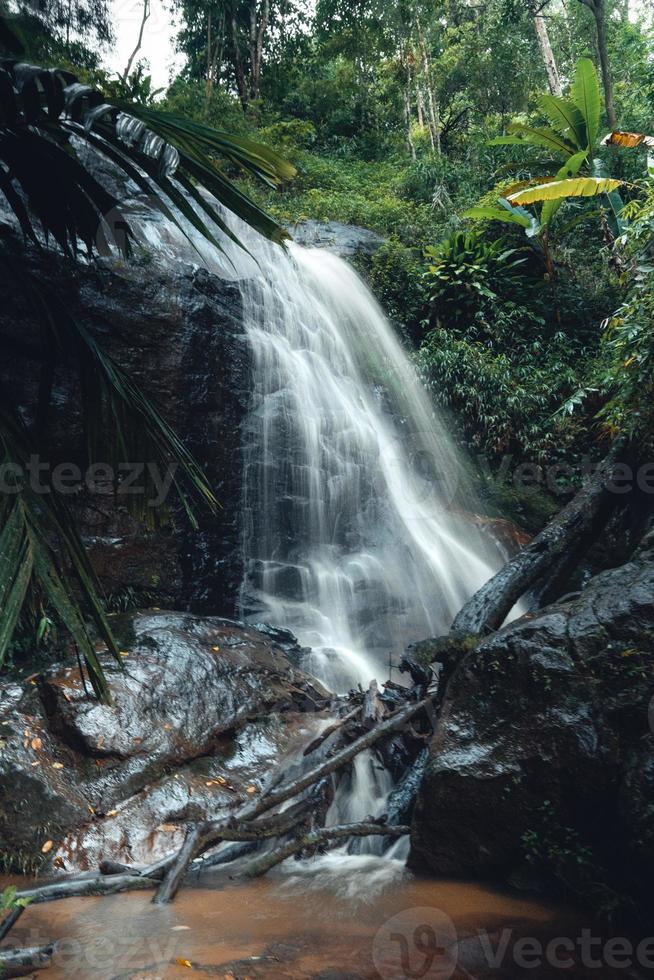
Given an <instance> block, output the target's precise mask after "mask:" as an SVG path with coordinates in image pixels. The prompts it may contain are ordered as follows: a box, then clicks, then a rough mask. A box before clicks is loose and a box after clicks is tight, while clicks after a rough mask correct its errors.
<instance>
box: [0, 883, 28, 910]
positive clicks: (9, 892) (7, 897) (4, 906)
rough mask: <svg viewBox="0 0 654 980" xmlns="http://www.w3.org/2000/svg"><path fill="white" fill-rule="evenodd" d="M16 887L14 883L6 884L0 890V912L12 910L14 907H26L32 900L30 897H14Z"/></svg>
mask: <svg viewBox="0 0 654 980" xmlns="http://www.w3.org/2000/svg"><path fill="white" fill-rule="evenodd" d="M17 894H18V889H17V888H16V886H15V885H7V887H6V888H5V889H4V891H1V892H0V912H13V911H14V910H15V909H24V908H27V906H28V905H29V903H30V902H31V901H32V899H31V898H16V895H17Z"/></svg>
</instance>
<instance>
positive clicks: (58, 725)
mask: <svg viewBox="0 0 654 980" xmlns="http://www.w3.org/2000/svg"><path fill="white" fill-rule="evenodd" d="M129 626H130V630H131V633H132V636H131V642H129V644H127V645H126V648H125V652H126V653H127V654H128V656H127V657H125V658H124V659H125V672H124V673H121V672H120V671H119V670H118V669H112V668H109V676H110V682H111V692H112V698H113V703H112V705H111V706H106V705H100V704H98V703H97V702H96V701H94V700H92V699H91V698H89V697H87V696H86V694H85V692H84V689H83V686H82V683H81V680H80V677H79V672H78V670H77V668H76V667H73V666H62V667H58V668H54V669H52V670H50V671H48V672H47V673H46V674H44V675H43V676H41V677H39V678H37V679H34V680H33V682H27V683H26V684H25V685H23V686H20V685H12V686H10V687H8V688H6V689H5V690H4V691H3V692H2V694H1V695H0V709H1V710H2V716H1V717H0V856H3V855H4V857H5V860H6V859H7V858H10V857H11V858H13V859H14V863H16V860H17V861H18V863H20V862H21V861H22V863H23V864H25V865H26V866H34V864H35V863H36V861H37V860H38V857H39V854H40V849H41V847H42V845H43V844H44V843H45V842H46V841H49V840H51V841H53V842H54V845H56V846H54V847H53V849H52V851H51V854H50V857H51V858H54V860H55V865H56V866H57V867H59V868H65V869H67V870H71V869H76V868H86V867H96V866H97V862H98V860H101V859H103V858H104V859H108V860H117V861H123V862H125V861H143V862H145V861H147V860H149V859H150V858H153V859H156V857H157V856H158V855H159V854H160V853H165V852H166V851H167V850H169V849H170V848H171V847H173V846H175V844H176V843H177V842H178V839H179V837H180V835H181V834H182V829H181V827H180V823H181V822H183V821H186V820H188V819H203V818H205V817H208V816H209V815H211V816H220V814H221V813H226V812H228V810H229V809H230V808H231V807H233V806H235V805H236V804H237V803H239V802H243V801H244V800H245V799H247V798H248V794H249V793H252V792H256V791H257V789H258V787H259V786H260V785H261V781H262V779H263V777H264V776H265V775H266V774H267V772H268V771H269V769H270V767H271V766H272V765H275V764H278V763H279V762H280V760H281V758H282V757H283V756H284V755H285V754H286V753H289V752H292V751H293V746H294V744H295V742H297V743H298V746H300V745H304V744H305V743H306V740H307V738H308V737H310V734H311V732H312V727H313V721H312V714H314V713H315V712H316V711H318V710H319V709H321V708H322V707H324V705H325V704H326V703H327V698H328V695H327V692H326V691H325V690H324V689H323V688H322V687H321V686H320V685H319V684H318V683H317V682H316V681H313V680H312V679H310V678H309V677H308V676H307V675H306V674H304V672H303V671H301V670H300V669H298V668H297V667H295V666H293V664H292V662H291V660H290V659H289V651H292V645H291V643H290V641H289V640H288V637H286V636H285V637H284V646H282V645H280V644H279V643H277V642H276V640H275V639H273V638H271V637H269V636H267V635H266V634H265V633H260V632H259V631H257V630H255V629H251V628H248V627H244V626H242V625H239V624H236V623H234V622H230V621H227V620H221V619H218V618H199V617H196V616H192V615H189V614H181V613H180V614H178V613H150V614H142V615H138V616H136V617H134V618H133V619H130V622H129ZM284 647H286V649H284Z"/></svg>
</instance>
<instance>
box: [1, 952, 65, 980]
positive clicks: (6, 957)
mask: <svg viewBox="0 0 654 980" xmlns="http://www.w3.org/2000/svg"><path fill="white" fill-rule="evenodd" d="M54 951H55V944H54V943H48V944H47V945H46V946H31V947H30V948H29V949H2V950H0V976H1V977H2V980H8V978H9V977H24V976H27V974H33V973H34V971H35V970H41V969H43V967H44V966H49V964H50V959H51V957H52V954H53V953H54Z"/></svg>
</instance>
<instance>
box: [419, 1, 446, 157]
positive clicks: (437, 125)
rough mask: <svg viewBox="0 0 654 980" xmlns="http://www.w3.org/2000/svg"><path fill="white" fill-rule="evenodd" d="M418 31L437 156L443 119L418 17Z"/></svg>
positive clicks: (433, 144)
mask: <svg viewBox="0 0 654 980" xmlns="http://www.w3.org/2000/svg"><path fill="white" fill-rule="evenodd" d="M416 30H417V31H418V42H419V44H420V53H421V55H422V68H423V72H424V76H425V88H426V90H427V109H428V110H429V132H430V135H431V145H432V149H433V150H434V152H435V153H436V154H437V156H440V154H441V118H440V107H439V105H438V101H437V100H436V98H435V96H434V88H433V85H432V79H431V62H430V59H429V52H428V51H427V42H426V41H425V36H424V34H423V33H422V27H421V25H420V21H419V20H418V18H417V17H416Z"/></svg>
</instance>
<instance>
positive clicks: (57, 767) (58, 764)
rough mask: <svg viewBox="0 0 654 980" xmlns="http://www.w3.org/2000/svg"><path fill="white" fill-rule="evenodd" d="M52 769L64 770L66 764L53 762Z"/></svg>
mask: <svg viewBox="0 0 654 980" xmlns="http://www.w3.org/2000/svg"><path fill="white" fill-rule="evenodd" d="M52 768H53V769H63V768H64V764H63V762H53V763H52Z"/></svg>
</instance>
